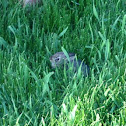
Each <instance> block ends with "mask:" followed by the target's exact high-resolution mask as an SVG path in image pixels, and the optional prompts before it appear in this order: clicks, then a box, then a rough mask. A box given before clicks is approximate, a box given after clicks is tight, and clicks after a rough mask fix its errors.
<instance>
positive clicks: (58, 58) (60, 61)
mask: <svg viewBox="0 0 126 126" xmlns="http://www.w3.org/2000/svg"><path fill="white" fill-rule="evenodd" d="M68 55H69V58H70V60H72V59H74V58H75V54H74V53H68ZM50 62H51V66H52V67H53V68H56V67H57V66H62V65H64V62H68V60H67V58H66V56H65V54H64V53H63V52H57V53H56V54H54V55H53V56H51V57H50Z"/></svg>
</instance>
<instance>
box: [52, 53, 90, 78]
mask: <svg viewBox="0 0 126 126" xmlns="http://www.w3.org/2000/svg"><path fill="white" fill-rule="evenodd" d="M68 55H69V58H70V60H68V59H67V57H66V56H65V54H64V53H63V52H57V53H56V54H54V55H53V56H51V57H50V62H51V66H52V68H56V67H61V66H64V65H65V64H66V67H67V69H68V67H69V65H68V64H69V61H70V63H71V64H73V70H74V72H77V71H78V68H79V67H80V65H81V71H82V73H83V75H84V76H85V77H86V76H88V75H89V71H90V70H89V67H88V66H87V65H86V64H85V63H84V62H82V61H81V60H77V59H76V55H75V54H74V53H68Z"/></svg>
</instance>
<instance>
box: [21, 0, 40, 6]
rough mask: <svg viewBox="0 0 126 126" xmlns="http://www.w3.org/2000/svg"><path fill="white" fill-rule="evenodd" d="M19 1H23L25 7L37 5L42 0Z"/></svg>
mask: <svg viewBox="0 0 126 126" xmlns="http://www.w3.org/2000/svg"><path fill="white" fill-rule="evenodd" d="M19 1H23V6H24V7H25V6H26V5H32V4H35V3H37V2H39V1H40V0H19Z"/></svg>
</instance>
